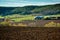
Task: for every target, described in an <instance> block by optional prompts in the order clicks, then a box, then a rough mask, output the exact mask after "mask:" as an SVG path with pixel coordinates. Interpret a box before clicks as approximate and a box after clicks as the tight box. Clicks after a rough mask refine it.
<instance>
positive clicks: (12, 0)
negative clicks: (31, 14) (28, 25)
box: [0, 0, 60, 7]
mask: <svg viewBox="0 0 60 40" xmlns="http://www.w3.org/2000/svg"><path fill="white" fill-rule="evenodd" d="M57 3H60V0H0V6H6V7H10V6H11V7H16V6H27V5H38V6H41V5H50V4H57Z"/></svg>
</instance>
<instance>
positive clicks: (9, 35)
mask: <svg viewBox="0 0 60 40" xmlns="http://www.w3.org/2000/svg"><path fill="white" fill-rule="evenodd" d="M0 40H60V28H59V27H57V28H56V27H50V28H48V27H0Z"/></svg>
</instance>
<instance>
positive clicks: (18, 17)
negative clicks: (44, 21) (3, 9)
mask: <svg viewBox="0 0 60 40" xmlns="http://www.w3.org/2000/svg"><path fill="white" fill-rule="evenodd" d="M35 16H36V15H35ZM35 16H34V15H19V14H14V15H8V16H3V17H2V16H0V18H8V19H10V20H13V21H15V22H21V21H24V20H34V17H35ZM52 16H55V17H60V14H59V15H45V16H44V18H46V17H52Z"/></svg>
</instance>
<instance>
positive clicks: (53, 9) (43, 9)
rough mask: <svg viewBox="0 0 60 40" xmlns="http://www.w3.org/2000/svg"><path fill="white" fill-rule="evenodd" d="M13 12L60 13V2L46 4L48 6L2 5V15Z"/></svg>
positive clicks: (24, 13)
mask: <svg viewBox="0 0 60 40" xmlns="http://www.w3.org/2000/svg"><path fill="white" fill-rule="evenodd" d="M12 14H21V15H29V14H39V15H52V14H60V4H54V5H46V6H24V7H0V15H3V16H6V15H12Z"/></svg>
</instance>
